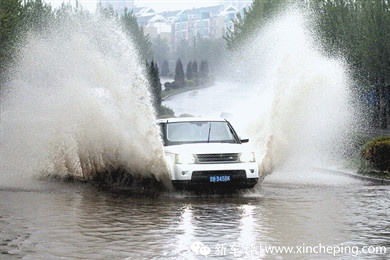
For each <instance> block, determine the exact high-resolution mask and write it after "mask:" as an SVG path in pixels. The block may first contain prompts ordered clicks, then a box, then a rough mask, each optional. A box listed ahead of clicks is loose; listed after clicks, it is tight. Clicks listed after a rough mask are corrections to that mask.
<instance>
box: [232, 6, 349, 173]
mask: <svg viewBox="0 0 390 260" xmlns="http://www.w3.org/2000/svg"><path fill="white" fill-rule="evenodd" d="M307 17H308V16H306V15H305V14H304V13H303V12H302V10H299V9H297V8H292V9H289V10H287V11H286V12H283V13H282V14H281V15H280V16H278V17H276V18H275V19H273V20H272V21H270V22H269V23H268V24H267V25H266V26H265V28H263V29H262V30H261V31H258V32H257V33H256V35H255V37H253V38H252V39H253V40H252V41H251V43H249V44H247V45H246V46H245V47H244V48H242V51H241V53H240V55H243V56H241V60H244V61H245V63H243V64H239V66H237V67H240V68H242V69H241V70H245V71H246V72H247V73H245V76H246V79H248V78H249V80H251V81H254V82H256V83H255V84H254V85H255V87H254V88H253V87H252V88H247V89H246V91H248V95H247V98H246V101H245V103H244V102H241V104H240V107H239V109H237V110H236V111H235V113H237V114H242V115H247V116H246V117H242V118H240V120H241V123H242V124H245V125H247V128H248V135H249V136H250V139H251V140H252V141H253V142H254V145H255V147H256V149H257V151H258V152H259V158H261V159H262V163H261V167H260V168H261V171H262V174H263V176H265V175H267V174H269V173H271V172H278V173H279V174H278V175H281V176H282V177H281V178H282V179H285V180H287V179H291V180H292V179H297V177H298V176H297V175H298V174H299V172H308V170H307V169H311V168H312V167H318V166H328V165H329V164H331V163H333V159H335V158H340V157H341V155H342V151H343V150H344V149H345V148H346V146H347V143H348V142H347V139H346V138H345V136H346V134H347V133H348V131H349V130H350V129H352V128H353V127H354V126H356V123H355V122H356V118H355V112H354V110H353V108H352V106H351V104H350V96H349V95H350V91H349V87H350V85H351V80H350V78H349V75H348V67H347V66H346V64H345V63H344V61H343V60H342V59H340V58H331V57H328V56H327V55H326V51H323V50H320V49H319V48H318V47H317V46H319V44H318V43H317V42H316V37H315V35H314V34H313V33H312V30H311V26H310V20H309V19H308V18H307ZM243 57H245V59H244V58H243ZM243 103H244V104H247V105H243ZM248 111H251V113H250V114H248ZM280 172H285V173H286V172H287V174H280ZM312 172H313V171H312ZM314 172H315V171H314ZM306 177H307V176H306Z"/></svg>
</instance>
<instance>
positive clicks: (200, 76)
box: [164, 59, 212, 90]
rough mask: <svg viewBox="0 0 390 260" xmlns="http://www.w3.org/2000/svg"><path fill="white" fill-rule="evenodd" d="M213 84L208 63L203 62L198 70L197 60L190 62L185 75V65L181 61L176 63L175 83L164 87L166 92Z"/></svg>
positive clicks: (168, 83)
mask: <svg viewBox="0 0 390 260" xmlns="http://www.w3.org/2000/svg"><path fill="white" fill-rule="evenodd" d="M210 82H212V77H211V75H210V73H209V65H208V62H207V61H205V60H202V61H201V62H200V65H199V68H198V62H197V61H196V60H194V61H189V62H188V64H187V67H186V72H185V73H184V67H183V63H182V62H181V60H180V59H178V60H177V62H176V67H175V77H174V81H173V82H166V83H165V84H164V87H165V89H166V90H172V89H179V88H184V87H189V88H191V87H196V86H200V85H206V84H208V83H210Z"/></svg>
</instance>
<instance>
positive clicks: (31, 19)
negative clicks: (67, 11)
mask: <svg viewBox="0 0 390 260" xmlns="http://www.w3.org/2000/svg"><path fill="white" fill-rule="evenodd" d="M54 20H55V17H54V12H53V10H52V8H51V6H50V5H48V4H46V3H45V2H43V1H42V0H27V1H24V4H23V20H22V21H23V29H24V30H25V31H29V32H33V33H40V34H44V33H45V32H46V29H47V27H48V25H49V24H52V23H53V22H54Z"/></svg>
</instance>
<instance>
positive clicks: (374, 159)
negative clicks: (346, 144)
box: [363, 136, 390, 172]
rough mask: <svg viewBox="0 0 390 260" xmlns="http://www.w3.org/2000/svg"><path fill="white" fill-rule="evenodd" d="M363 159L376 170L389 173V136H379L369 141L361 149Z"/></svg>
mask: <svg viewBox="0 0 390 260" xmlns="http://www.w3.org/2000/svg"><path fill="white" fill-rule="evenodd" d="M363 158H364V159H366V160H367V161H368V162H369V163H370V164H371V165H372V166H373V167H374V168H375V169H376V170H379V171H382V172H384V171H390V136H380V137H377V138H374V139H372V140H371V141H369V142H368V143H367V144H366V145H365V146H364V148H363Z"/></svg>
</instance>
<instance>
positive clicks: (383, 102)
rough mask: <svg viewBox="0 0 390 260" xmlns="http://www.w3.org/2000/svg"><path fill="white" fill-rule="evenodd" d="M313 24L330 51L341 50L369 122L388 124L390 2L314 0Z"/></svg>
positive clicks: (380, 0) (338, 52) (334, 52)
mask: <svg viewBox="0 0 390 260" xmlns="http://www.w3.org/2000/svg"><path fill="white" fill-rule="evenodd" d="M311 4H312V9H313V10H315V11H316V15H317V17H318V20H317V23H316V28H317V31H318V33H319V35H320V36H321V39H322V42H323V44H324V47H325V48H326V49H327V50H329V52H330V53H331V54H334V55H338V54H340V53H341V54H342V55H343V56H344V57H346V58H347V61H348V64H349V65H350V66H351V68H352V73H353V75H354V79H355V80H356V81H357V82H358V85H359V86H358V87H357V88H356V89H354V90H355V91H356V97H357V98H358V99H359V100H360V102H361V104H363V105H364V108H365V110H364V112H365V113H366V114H368V115H369V116H370V117H371V118H372V121H371V122H370V123H371V125H372V126H376V127H381V128H387V126H388V124H389V122H388V117H389V116H390V2H389V1H387V0H369V1H368V0H343V1H342V0H334V1H321V0H313V1H312V2H311Z"/></svg>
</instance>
